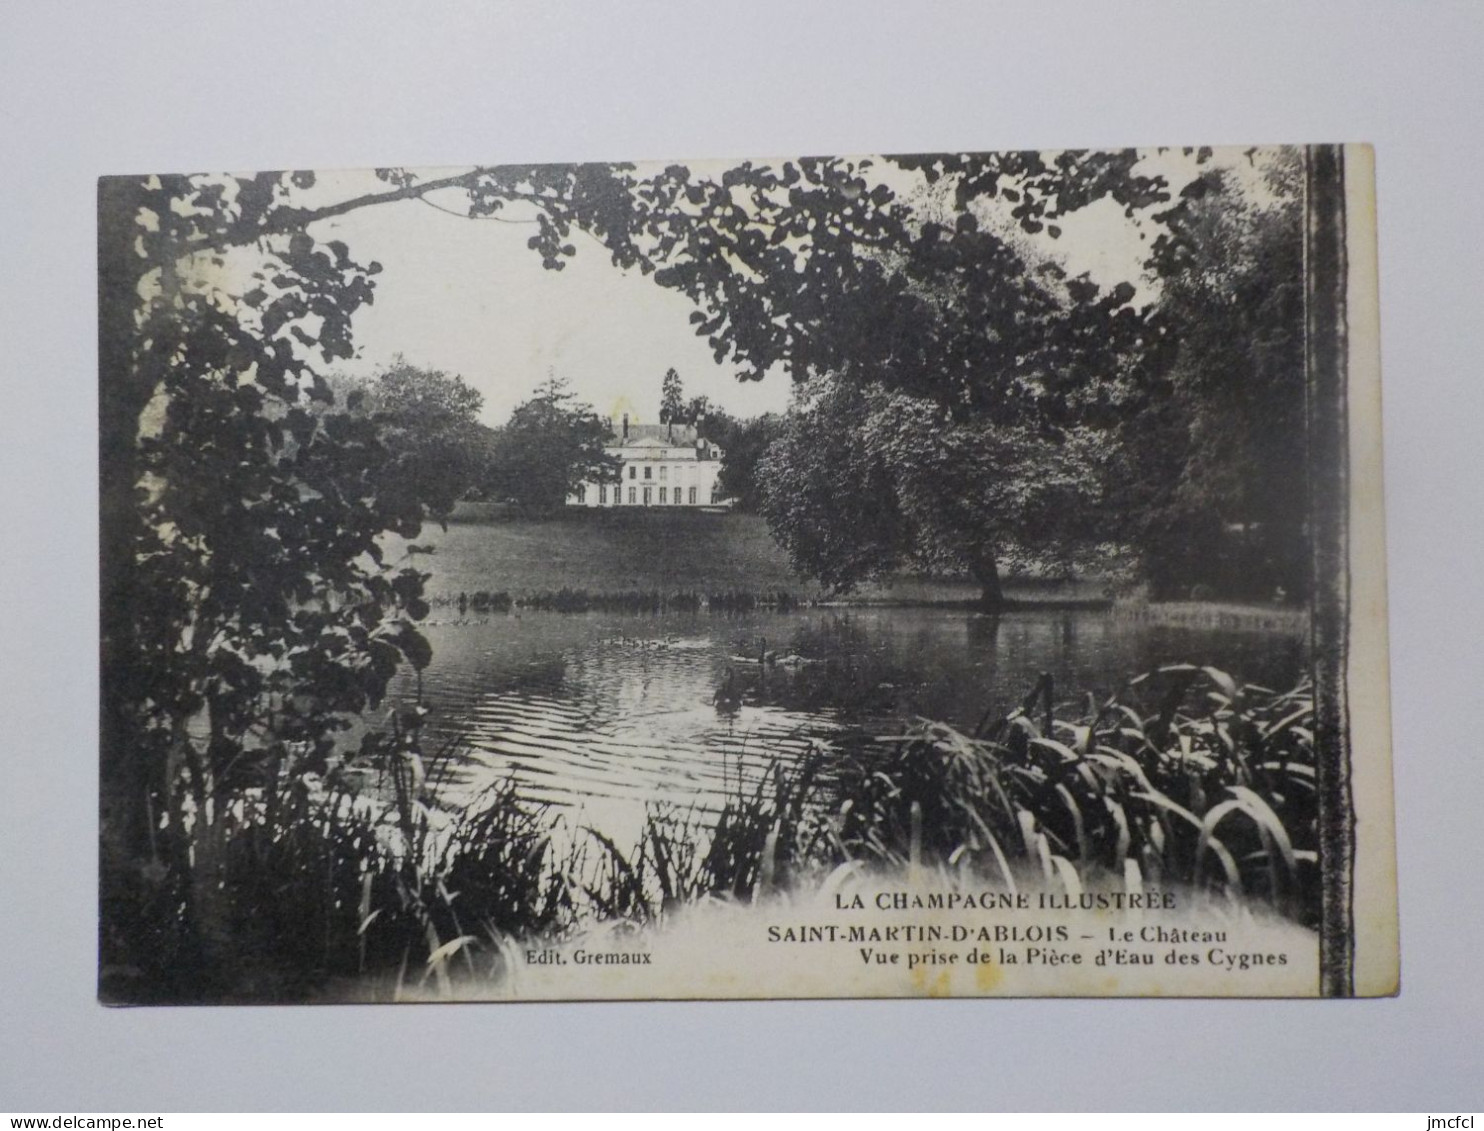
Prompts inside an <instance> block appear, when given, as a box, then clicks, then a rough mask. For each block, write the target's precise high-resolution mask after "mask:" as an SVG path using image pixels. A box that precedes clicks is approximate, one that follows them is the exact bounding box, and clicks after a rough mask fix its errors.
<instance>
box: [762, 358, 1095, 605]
mask: <svg viewBox="0 0 1484 1131" xmlns="http://www.w3.org/2000/svg"><path fill="white" fill-rule="evenodd" d="M1114 466H1116V453H1115V452H1114V451H1113V449H1112V448H1111V447H1110V445H1109V443H1108V441H1107V437H1106V436H1105V435H1104V434H1101V433H1099V432H1097V431H1095V430H1093V429H1088V428H1077V429H1066V430H1058V431H1048V430H1046V429H1043V428H1036V427H1013V428H1012V427H1005V426H1001V425H997V424H993V423H992V422H988V421H984V420H970V421H965V422H956V421H955V420H954V419H953V418H952V415H951V414H950V413H948V412H947V411H945V410H944V409H943V408H942V407H941V406H939V405H936V404H934V403H933V402H932V401H929V400H926V399H923V398H919V397H912V396H910V395H908V394H905V393H901V392H893V391H890V390H887V389H884V388H882V387H881V386H879V385H878V386H871V387H868V388H865V389H861V388H859V387H857V386H854V385H852V384H850V383H848V382H830V383H829V384H828V386H827V388H826V389H825V391H824V392H823V393H821V394H820V395H819V396H817V397H816V398H814V399H813V400H812V402H811V403H810V404H809V405H808V406H807V407H805V408H801V409H797V410H796V411H794V412H793V413H791V414H790V415H789V417H788V419H787V425H786V427H785V429H784V431H783V434H782V436H781V437H780V438H779V439H778V440H777V442H775V443H774V444H773V445H772V446H771V447H770V448H769V449H768V452H767V454H766V455H765V456H764V458H763V460H762V465H761V469H760V480H761V490H762V496H763V511H764V513H765V514H766V515H767V518H768V521H769V524H770V526H771V528H772V530H773V531H774V533H775V535H776V536H777V537H778V539H779V541H780V542H781V543H782V544H783V545H784V546H786V547H787V548H788V550H789V552H790V556H791V557H792V559H793V562H794V564H795V566H796V567H798V568H800V569H802V570H805V571H807V572H809V573H811V574H813V575H814V576H816V577H818V578H820V579H821V580H822V581H823V582H825V583H826V584H827V585H829V586H831V587H832V588H835V589H838V590H842V591H849V590H850V589H852V588H854V587H855V586H856V585H857V584H858V583H859V582H861V581H863V580H866V579H868V578H874V577H879V576H881V575H883V574H885V573H888V572H890V571H892V570H895V569H899V568H903V567H910V568H915V569H918V570H922V571H926V572H932V573H943V572H966V573H968V574H969V576H971V577H972V578H974V580H975V581H977V582H978V583H979V585H980V587H981V598H982V601H983V603H984V604H985V605H986V607H996V606H998V605H1001V604H1002V603H1003V601H1004V594H1003V591H1002V587H1001V577H1000V573H1001V567H1002V565H1004V564H1006V563H1010V564H1016V565H1027V564H1032V563H1034V564H1039V565H1045V564H1049V563H1054V564H1062V565H1070V564H1072V563H1073V562H1074V561H1075V560H1077V555H1078V553H1079V551H1081V552H1084V553H1085V552H1087V551H1088V550H1089V549H1090V548H1091V546H1092V545H1093V544H1094V540H1095V539H1096V538H1097V537H1098V536H1099V534H1100V533H1101V532H1102V531H1101V529H1100V528H1101V525H1102V524H1101V522H1100V519H1099V517H1098V516H1099V514H1100V504H1101V503H1102V502H1103V496H1104V491H1105V484H1106V483H1107V481H1108V478H1109V476H1110V474H1111V473H1112V471H1111V469H1112V468H1113V467H1114Z"/></svg>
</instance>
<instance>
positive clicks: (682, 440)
mask: <svg viewBox="0 0 1484 1131" xmlns="http://www.w3.org/2000/svg"><path fill="white" fill-rule="evenodd" d="M613 435H614V437H615V438H616V439H617V440H618V442H619V443H624V439H623V424H622V422H617V423H615V424H614V425H613ZM638 440H656V441H658V442H659V443H661V444H668V445H669V446H671V447H676V448H678V447H681V446H683V445H689V444H694V443H695V442H696V430H695V428H694V426H692V425H690V424H675V425H670V424H630V425H629V438H628V441H627V442H628V443H629V444H633V443H635V442H636V441H638Z"/></svg>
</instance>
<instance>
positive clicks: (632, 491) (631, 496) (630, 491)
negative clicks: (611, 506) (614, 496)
mask: <svg viewBox="0 0 1484 1131" xmlns="http://www.w3.org/2000/svg"><path fill="white" fill-rule="evenodd" d="M629 505H630V506H633V505H634V488H632V487H630V488H629Z"/></svg>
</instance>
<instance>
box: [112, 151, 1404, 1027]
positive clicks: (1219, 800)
mask: <svg viewBox="0 0 1484 1131" xmlns="http://www.w3.org/2000/svg"><path fill="white" fill-rule="evenodd" d="M1373 181H1374V178H1373V157H1372V153H1371V151H1370V150H1369V148H1367V147H1363V146H1309V147H1284V146H1273V147H1248V148H1240V149H1237V148H1231V149H1224V148H1166V149H1148V150H1119V151H1107V152H1088V151H1045V152H1019V153H935V154H921V155H911V156H885V157H839V158H836V157H827V158H819V157H810V158H792V159H768V160H753V161H699V162H685V163H681V162H665V163H643V162H640V163H634V164H590V165H561V166H554V165H546V166H543V165H531V166H493V167H481V168H454V169H427V170H424V169H403V168H391V169H376V170H364V171H350V172H346V171H298V172H275V173H258V174H222V175H211V174H205V175H187V174H168V175H167V174H158V175H140V176H110V177H105V178H103V179H102V180H101V181H100V184H99V216H98V245H99V352H100V372H99V405H100V419H99V427H100V450H101V482H100V494H101V501H100V509H101V524H100V543H101V555H102V593H101V627H102V644H103V648H102V739H101V763H100V827H99V833H100V850H99V851H100V904H101V906H100V935H99V947H100V955H99V996H100V999H101V1000H102V1001H104V1002H107V1003H110V1004H156V1003H160V1004H165V1003H233V1002H244V1003H246V1002H326V1003H333V1002H389V1001H408V1002H416V1001H431V1000H449V999H453V1000H587V999H672V998H681V999H685V998H814V997H889V996H941V997H968V996H1043V995H1058V996H1088V997H1094V996H1106V997H1115V996H1202V997H1215V996H1220V997H1228V996H1229V997H1315V996H1329V997H1345V996H1375V995H1385V994H1391V993H1395V992H1396V991H1397V988H1398V984H1399V956H1398V943H1397V909H1396V885H1395V872H1394V863H1393V861H1394V848H1393V834H1392V802H1391V767H1390V736H1389V717H1388V707H1387V653H1386V593H1385V577H1384V553H1383V519H1382V489H1381V467H1380V455H1381V445H1380V428H1381V425H1380V384H1379V383H1380V374H1379V365H1378V311H1377V298H1376V296H1377V284H1376V253H1375V208H1374V196H1373Z"/></svg>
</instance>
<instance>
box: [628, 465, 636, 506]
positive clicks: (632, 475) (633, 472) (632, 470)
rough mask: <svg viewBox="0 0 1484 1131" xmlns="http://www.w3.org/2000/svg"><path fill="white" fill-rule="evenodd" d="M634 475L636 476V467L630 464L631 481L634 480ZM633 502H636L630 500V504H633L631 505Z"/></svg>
mask: <svg viewBox="0 0 1484 1131" xmlns="http://www.w3.org/2000/svg"><path fill="white" fill-rule="evenodd" d="M634 475H635V470H634V465H633V464H629V478H630V479H632V478H634ZM633 501H634V500H633V499H630V500H629V502H631V503H632V502H633Z"/></svg>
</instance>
